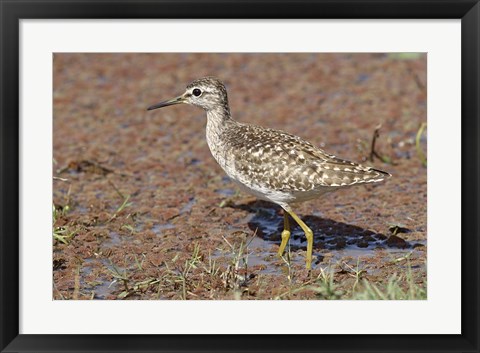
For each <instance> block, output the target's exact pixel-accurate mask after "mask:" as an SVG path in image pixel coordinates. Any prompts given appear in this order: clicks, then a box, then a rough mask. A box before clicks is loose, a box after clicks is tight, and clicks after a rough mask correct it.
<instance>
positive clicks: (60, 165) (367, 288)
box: [52, 53, 427, 300]
mask: <svg viewBox="0 0 480 353" xmlns="http://www.w3.org/2000/svg"><path fill="white" fill-rule="evenodd" d="M53 68H54V77H53V83H54V85H53V86H54V92H53V97H54V99H53V114H54V116H53V139H54V140H53V167H52V168H53V169H52V170H53V177H54V178H53V181H52V182H53V240H52V247H53V256H52V270H53V288H52V295H53V298H54V299H57V300H61V299H78V300H88V299H126V300H138V299H176V300H177V299H178V300H179V299H197V300H204V299H205V300H209V299H425V298H426V286H427V282H426V278H427V167H426V163H427V161H426V160H425V157H424V156H425V155H426V151H427V137H426V129H424V128H425V125H422V124H426V120H427V118H426V110H427V89H426V82H427V81H426V80H427V72H426V68H427V58H426V55H423V54H418V55H417V54H411V55H398V54H310V53H308V54H88V53H85V54H55V55H54V59H53ZM206 75H214V76H217V77H219V78H220V79H222V80H223V81H224V82H225V83H226V85H227V89H228V93H229V101H230V107H231V111H232V115H233V117H234V118H235V119H237V120H240V121H244V122H250V123H255V124H259V125H262V126H267V127H272V128H277V129H281V130H285V131H288V132H290V133H293V134H296V135H299V136H301V137H303V138H304V139H307V140H309V141H311V142H312V143H313V144H315V145H317V146H320V147H322V148H324V149H325V150H326V151H327V152H329V153H331V154H334V155H336V156H338V157H341V158H345V159H349V160H352V161H356V162H362V163H364V164H366V165H371V166H375V167H377V168H379V169H382V170H386V171H388V172H390V173H391V174H392V175H393V177H392V178H390V179H389V180H388V181H387V182H385V183H381V184H378V185H367V186H356V187H352V188H348V189H344V190H341V191H338V192H336V193H331V194H327V195H325V196H324V197H322V198H319V199H316V200H313V201H310V202H306V203H302V204H296V205H293V208H294V210H295V212H296V213H297V214H298V215H299V216H300V217H301V218H302V219H303V220H304V221H305V222H306V223H307V224H308V225H309V226H310V228H311V229H312V230H313V232H314V263H313V269H312V271H310V272H309V271H307V270H306V269H305V268H304V267H305V250H306V239H305V237H304V235H303V232H302V231H301V229H300V228H299V227H298V226H296V225H295V224H294V222H293V221H292V222H291V226H292V237H291V241H290V244H289V246H288V247H287V253H286V255H285V256H284V257H283V258H279V257H277V255H276V253H277V251H278V246H279V244H280V234H281V231H282V229H283V215H282V211H281V209H280V208H279V207H278V206H276V205H274V204H271V203H268V202H264V201H259V200H256V199H255V198H254V197H252V196H250V195H248V194H245V193H243V192H241V191H239V190H238V189H237V187H236V186H235V184H234V183H233V182H231V181H230V180H229V179H228V177H226V176H225V174H224V172H223V171H222V170H221V168H220V167H219V166H218V165H217V164H216V162H215V160H214V159H213V157H212V156H211V155H210V151H209V150H208V146H207V144H206V140H205V124H206V116H205V113H204V112H203V111H201V110H199V109H198V108H194V107H189V106H175V107H167V108H163V109H161V110H158V111H151V112H147V111H146V108H147V107H148V106H149V105H151V104H154V103H156V102H158V101H161V100H164V99H169V98H172V97H174V96H176V95H178V94H180V93H182V92H183V90H184V88H185V86H186V84H188V83H189V82H190V81H192V80H193V79H195V78H198V77H202V76H206ZM379 125H381V127H380V128H379V129H378V137H377V138H376V140H375V146H374V151H372V139H373V136H374V135H375V131H376V129H377V128H378V127H379ZM422 126H423V127H422ZM421 129H423V131H422V130H421ZM372 152H374V153H372ZM393 287H395V290H393V289H392V288H393ZM397 287H398V288H397ZM412 288H414V289H415V291H416V292H418V293H421V294H419V295H418V296H413V297H408V295H406V296H405V298H403V297H402V294H404V293H412ZM375 293H376V294H375Z"/></svg>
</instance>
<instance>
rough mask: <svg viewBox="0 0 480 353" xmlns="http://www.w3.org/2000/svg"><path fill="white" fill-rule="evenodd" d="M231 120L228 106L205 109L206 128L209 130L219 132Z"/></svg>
mask: <svg viewBox="0 0 480 353" xmlns="http://www.w3.org/2000/svg"><path fill="white" fill-rule="evenodd" d="M233 121H234V120H233V119H232V116H231V115H230V109H229V108H228V106H219V107H216V108H214V109H210V110H207V129H208V130H210V131H217V132H220V131H222V130H223V129H224V128H226V127H227V126H229V125H230V124H231V123H232V122H233Z"/></svg>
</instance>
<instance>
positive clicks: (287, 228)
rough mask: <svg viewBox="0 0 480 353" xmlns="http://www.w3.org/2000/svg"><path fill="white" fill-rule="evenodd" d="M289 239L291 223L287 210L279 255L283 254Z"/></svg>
mask: <svg viewBox="0 0 480 353" xmlns="http://www.w3.org/2000/svg"><path fill="white" fill-rule="evenodd" d="M288 239H290V223H289V222H288V214H287V212H286V211H283V232H282V243H281V244H280V248H278V257H280V256H282V255H283V252H284V251H285V247H286V246H287V243H288Z"/></svg>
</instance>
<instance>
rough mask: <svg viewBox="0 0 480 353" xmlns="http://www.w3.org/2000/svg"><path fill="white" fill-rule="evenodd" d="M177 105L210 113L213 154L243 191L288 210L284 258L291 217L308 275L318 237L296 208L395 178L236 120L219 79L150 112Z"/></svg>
mask: <svg viewBox="0 0 480 353" xmlns="http://www.w3.org/2000/svg"><path fill="white" fill-rule="evenodd" d="M177 104H189V105H192V106H195V107H199V108H202V109H203V110H204V111H205V112H206V115H207V123H206V139H207V144H208V147H209V149H210V152H211V154H212V156H213V157H214V158H215V160H216V161H217V163H218V164H219V165H220V167H221V168H222V169H223V170H224V171H225V173H226V174H227V175H228V176H229V177H230V178H231V179H232V180H233V181H234V182H235V183H236V184H238V185H239V187H240V189H243V190H244V191H246V192H248V193H250V194H253V195H254V196H256V197H257V198H259V199H262V200H266V201H270V202H273V203H275V204H277V205H279V206H280V207H281V208H282V209H283V211H284V212H283V220H284V222H283V223H284V227H283V228H284V229H283V231H282V233H281V243H280V246H279V249H278V253H277V254H278V256H279V257H281V256H282V255H283V253H284V251H285V247H286V245H287V243H288V241H289V238H290V234H291V232H290V221H289V217H288V216H290V217H291V218H292V219H293V220H295V222H296V223H297V224H298V225H299V226H300V228H301V229H302V230H303V232H304V233H305V236H306V239H307V251H306V260H305V266H306V268H307V269H308V270H310V269H311V266H312V256H313V255H312V253H313V232H312V230H311V229H310V228H309V227H308V226H307V225H306V224H305V223H304V222H303V221H302V220H301V219H300V217H298V216H297V214H295V212H294V211H293V209H292V207H291V204H295V203H299V202H303V201H307V200H311V199H315V198H318V197H320V196H322V195H324V194H326V193H329V192H333V191H336V190H340V189H344V188H348V187H351V186H355V185H360V184H371V183H378V182H382V181H384V180H386V179H387V178H389V177H391V174H390V173H387V172H385V171H382V170H379V169H375V168H372V167H368V166H363V165H361V164H359V163H355V162H351V161H348V160H345V159H341V158H337V157H336V156H334V155H331V154H328V153H327V152H325V151H324V150H322V149H320V148H318V147H315V146H314V145H313V144H312V143H310V142H308V141H306V140H304V139H302V138H300V137H298V136H295V135H292V134H289V133H287V132H284V131H281V130H276V129H272V128H266V127H261V126H257V125H253V124H248V123H243V122H239V121H236V120H234V119H233V118H232V115H231V113H230V107H229V104H228V96H227V90H226V88H225V85H224V84H223V83H222V81H220V80H219V79H218V78H216V77H211V76H209V77H203V78H199V79H196V80H194V81H193V82H191V83H190V84H188V85H187V87H186V90H185V92H184V93H183V94H181V95H179V96H177V97H175V98H173V99H169V100H166V101H162V102H160V103H157V104H154V105H151V106H150V107H148V108H147V110H154V109H158V108H163V107H167V106H171V105H177Z"/></svg>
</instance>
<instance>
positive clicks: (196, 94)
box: [192, 88, 202, 97]
mask: <svg viewBox="0 0 480 353" xmlns="http://www.w3.org/2000/svg"><path fill="white" fill-rule="evenodd" d="M192 93H193V95H194V96H195V97H200V95H201V94H202V91H200V90H199V89H198V88H195V89H194V90H193V92H192Z"/></svg>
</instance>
